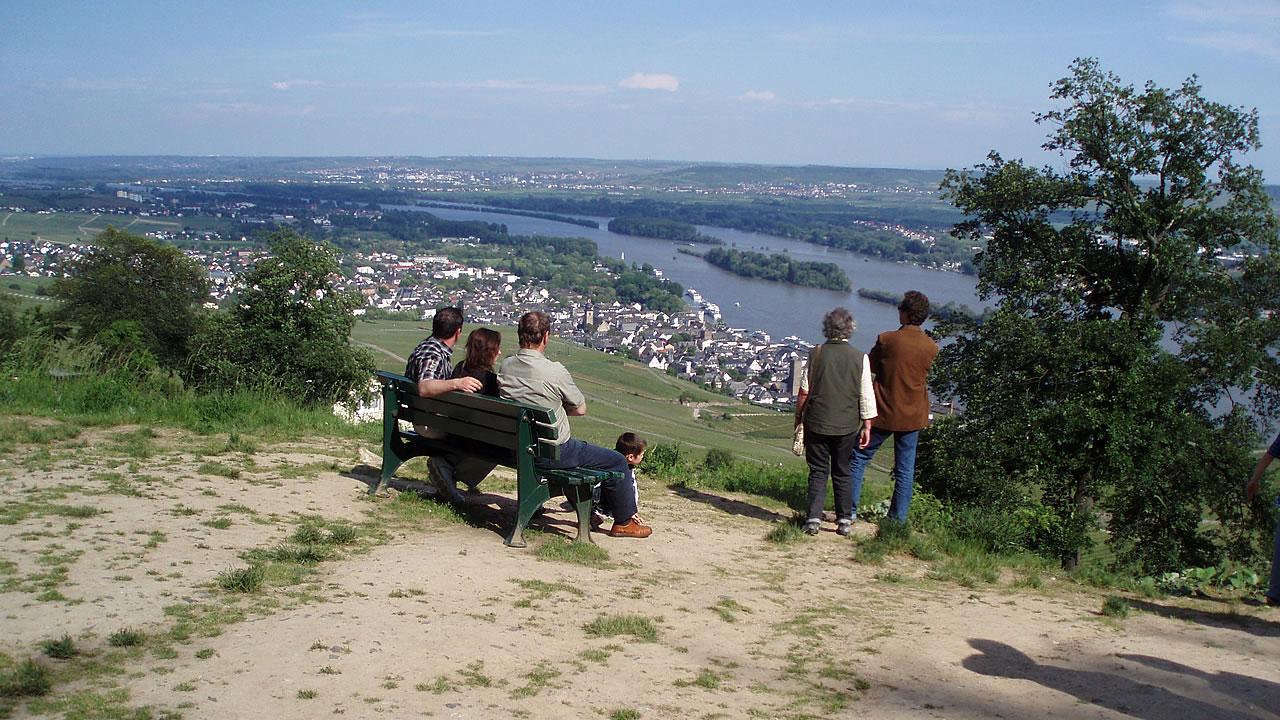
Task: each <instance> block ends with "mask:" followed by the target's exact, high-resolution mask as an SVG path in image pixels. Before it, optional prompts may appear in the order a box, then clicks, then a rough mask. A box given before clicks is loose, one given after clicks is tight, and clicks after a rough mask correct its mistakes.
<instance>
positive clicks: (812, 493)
mask: <svg viewBox="0 0 1280 720" xmlns="http://www.w3.org/2000/svg"><path fill="white" fill-rule="evenodd" d="M857 446H858V433H857V431H854V432H851V433H848V434H847V435H823V434H822V433H815V432H809V430H808V428H805V432H804V459H805V461H806V462H808V463H809V507H808V515H807V517H808V519H810V520H815V519H821V518H822V506H823V505H824V504H826V501H827V477H828V476H830V478H831V487H832V488H833V489H834V491H835V500H836V518H837V519H838V520H849V519H851V518H853V482H852V476H851V474H850V468H849V460H850V458H852V457H853V451H854V449H855V448H857Z"/></svg>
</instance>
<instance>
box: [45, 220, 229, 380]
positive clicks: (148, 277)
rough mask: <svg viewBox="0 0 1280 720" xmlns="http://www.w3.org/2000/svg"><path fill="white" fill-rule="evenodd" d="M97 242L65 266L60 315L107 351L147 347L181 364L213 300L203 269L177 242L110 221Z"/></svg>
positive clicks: (58, 286)
mask: <svg viewBox="0 0 1280 720" xmlns="http://www.w3.org/2000/svg"><path fill="white" fill-rule="evenodd" d="M93 242H94V244H93V247H92V248H91V249H90V250H88V251H87V252H86V253H85V254H84V255H83V256H82V257H81V258H80V259H79V260H75V261H72V262H71V263H69V264H68V265H67V267H65V268H64V271H65V272H67V273H69V274H70V277H66V278H61V279H59V280H57V281H56V282H55V283H54V286H53V294H54V295H55V296H57V297H58V298H60V299H61V300H62V305H61V307H59V308H58V310H57V311H56V312H55V316H56V317H57V318H58V319H62V320H66V321H69V322H71V323H73V324H75V325H77V326H79V328H80V337H81V338H84V339H92V338H97V339H98V341H99V342H100V343H101V344H102V345H103V347H104V348H106V349H107V350H108V351H109V352H112V353H116V354H121V355H128V354H130V353H135V352H136V353H145V354H146V355H148V356H151V357H154V358H155V359H156V360H157V361H159V362H160V363H161V364H162V365H164V366H166V367H170V368H177V367H180V366H181V365H182V363H183V362H184V361H185V360H186V357H187V350H188V342H189V340H190V338H191V337H192V336H193V335H195V334H196V332H197V330H198V328H199V327H200V324H201V323H200V317H201V316H200V314H199V307H200V305H201V304H202V303H204V302H205V301H206V300H208V299H209V284H208V280H207V279H206V277H205V272H204V268H202V267H201V266H200V264H199V263H198V262H196V261H195V260H192V259H190V258H188V257H187V256H185V255H183V254H182V252H181V251H180V250H178V249H177V248H174V247H170V246H167V245H161V244H160V243H158V242H156V241H155V240H152V239H150V238H146V237H142V236H139V235H132V234H130V233H127V232H123V231H120V230H116V229H115V228H113V227H108V228H107V229H106V230H105V231H103V232H102V233H99V234H98V236H97V237H96V238H94V241H93Z"/></svg>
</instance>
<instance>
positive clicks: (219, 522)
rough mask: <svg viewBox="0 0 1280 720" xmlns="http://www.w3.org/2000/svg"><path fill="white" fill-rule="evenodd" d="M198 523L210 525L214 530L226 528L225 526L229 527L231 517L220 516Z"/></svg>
mask: <svg viewBox="0 0 1280 720" xmlns="http://www.w3.org/2000/svg"><path fill="white" fill-rule="evenodd" d="M200 524H201V525H204V526H207V527H211V528H213V529H214V530H226V529H227V528H229V527H231V518H229V517H226V516H223V517H220V518H214V519H212V520H205V521H204V522H202V523H200Z"/></svg>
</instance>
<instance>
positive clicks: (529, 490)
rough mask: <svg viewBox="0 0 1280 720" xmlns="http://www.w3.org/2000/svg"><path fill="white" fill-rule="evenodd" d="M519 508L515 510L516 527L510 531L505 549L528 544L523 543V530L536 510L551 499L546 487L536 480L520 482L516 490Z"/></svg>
mask: <svg viewBox="0 0 1280 720" xmlns="http://www.w3.org/2000/svg"><path fill="white" fill-rule="evenodd" d="M517 497H518V503H519V507H518V509H517V510H516V526H515V528H514V529H512V530H511V535H509V536H508V537H507V541H506V545H507V547H518V548H522V547H527V545H528V543H526V542H525V541H524V529H525V527H526V526H528V524H529V520H530V519H531V518H532V517H533V514H534V513H535V512H537V510H538V508H540V507H542V503H544V502H546V501H548V500H550V499H551V494H550V493H549V492H548V491H547V486H546V485H543V484H541V483H539V482H537V481H536V480H535V481H533V483H532V484H527V483H524V482H521V483H520V485H519V488H518V495H517Z"/></svg>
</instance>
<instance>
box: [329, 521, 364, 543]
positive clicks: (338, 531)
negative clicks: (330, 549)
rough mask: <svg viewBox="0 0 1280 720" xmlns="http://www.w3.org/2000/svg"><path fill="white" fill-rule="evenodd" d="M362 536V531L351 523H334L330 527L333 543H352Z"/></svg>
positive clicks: (331, 541) (330, 537)
mask: <svg viewBox="0 0 1280 720" xmlns="http://www.w3.org/2000/svg"><path fill="white" fill-rule="evenodd" d="M359 537H360V531H359V530H357V529H356V528H355V527H353V526H351V525H334V526H332V527H330V528H329V542H330V543H331V544H333V545H350V544H351V543H353V542H355V541H356V539H357V538H359Z"/></svg>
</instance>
